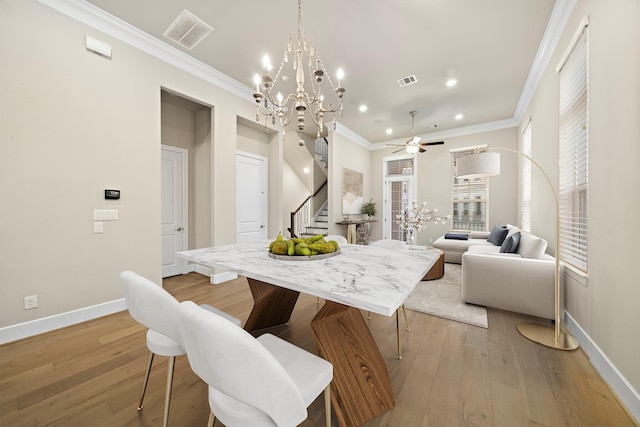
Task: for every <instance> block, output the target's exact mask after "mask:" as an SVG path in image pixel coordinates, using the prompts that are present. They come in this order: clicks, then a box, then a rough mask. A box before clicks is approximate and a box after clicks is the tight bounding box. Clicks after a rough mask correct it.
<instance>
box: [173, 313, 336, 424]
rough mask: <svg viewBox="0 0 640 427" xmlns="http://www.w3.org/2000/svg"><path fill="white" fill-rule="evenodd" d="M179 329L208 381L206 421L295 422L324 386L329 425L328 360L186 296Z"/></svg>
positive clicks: (197, 368)
mask: <svg viewBox="0 0 640 427" xmlns="http://www.w3.org/2000/svg"><path fill="white" fill-rule="evenodd" d="M180 315H181V318H180V322H178V323H179V328H180V332H181V334H182V340H183V343H184V346H185V350H186V351H187V357H188V358H189V363H190V365H191V368H192V369H193V371H194V372H195V373H196V375H198V376H199V377H200V378H201V379H202V380H203V381H204V382H206V383H207V384H208V385H209V406H210V408H211V414H210V416H209V423H208V426H209V427H211V426H213V423H214V422H215V419H216V418H217V419H219V420H220V421H222V422H223V423H224V425H225V426H227V427H246V426H252V427H262V426H265V427H267V426H268V427H293V426H297V425H298V424H300V423H301V422H302V421H304V420H305V419H306V418H307V407H308V406H309V405H310V404H311V403H312V402H313V401H314V400H315V399H316V398H317V397H318V396H319V395H320V394H321V393H322V391H323V390H324V402H325V417H326V425H327V427H329V426H330V425H331V400H330V384H331V380H332V379H333V366H332V365H331V363H329V362H327V361H326V360H324V359H321V358H320V357H318V356H315V355H313V354H311V353H309V352H307V351H305V350H302V349H301V348H298V347H296V346H294V345H293V344H290V343H288V342H286V341H284V340H282V339H280V338H277V337H275V336H273V335H271V334H264V335H261V336H260V337H258V338H254V337H253V336H252V335H251V334H249V333H248V332H246V331H245V330H244V329H242V328H239V327H238V326H236V325H233V324H231V323H229V322H226V321H225V320H224V319H222V318H221V317H220V316H218V315H216V314H214V313H211V312H208V311H206V310H203V309H201V308H200V307H198V306H197V305H195V304H194V303H192V302H190V301H187V302H183V303H181V304H180Z"/></svg>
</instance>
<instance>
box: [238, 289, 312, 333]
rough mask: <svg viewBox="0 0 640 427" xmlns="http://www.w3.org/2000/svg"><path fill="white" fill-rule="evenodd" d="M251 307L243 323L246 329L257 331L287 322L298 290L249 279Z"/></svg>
mask: <svg viewBox="0 0 640 427" xmlns="http://www.w3.org/2000/svg"><path fill="white" fill-rule="evenodd" d="M247 281H248V282H249V289H251V295H252V296H253V309H252V310H251V313H250V314H249V318H248V319H247V322H246V323H245V325H244V329H245V330H246V331H249V332H252V331H258V330H260V329H265V328H270V327H272V326H278V325H284V324H285V323H287V322H289V319H290V318H291V312H292V311H293V307H295V305H296V301H297V300H298V295H300V292H297V291H292V290H289V289H285V288H281V287H278V286H274V285H270V284H269V283H265V282H261V281H259V280H254V279H250V278H248V277H247Z"/></svg>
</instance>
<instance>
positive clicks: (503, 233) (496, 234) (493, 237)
mask: <svg viewBox="0 0 640 427" xmlns="http://www.w3.org/2000/svg"><path fill="white" fill-rule="evenodd" d="M508 232H509V230H507V226H506V225H496V226H494V227H493V230H491V234H489V237H488V238H487V241H488V242H490V243H493V244H494V245H496V246H500V245H502V242H504V239H505V238H506V237H507V233H508Z"/></svg>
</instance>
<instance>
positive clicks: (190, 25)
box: [164, 9, 213, 50]
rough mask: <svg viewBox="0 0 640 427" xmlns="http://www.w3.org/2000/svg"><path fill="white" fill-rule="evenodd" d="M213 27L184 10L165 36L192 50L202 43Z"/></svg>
mask: <svg viewBox="0 0 640 427" xmlns="http://www.w3.org/2000/svg"><path fill="white" fill-rule="evenodd" d="M211 30H213V27H212V26H211V25H209V24H207V23H206V22H204V21H203V20H201V19H200V18H198V17H197V16H195V15H194V14H193V13H191V12H189V11H188V10H187V9H185V10H183V11H182V13H180V15H178V17H177V18H176V20H175V21H173V23H172V24H171V25H169V28H167V30H166V31H165V32H164V36H165V37H167V38H169V39H171V40H173V41H174V42H176V43H178V44H179V45H180V46H183V47H186V48H187V49H189V50H191V49H193V47H194V46H195V45H197V44H198V43H200V42H201V41H202V39H204V38H205V37H206V36H207V34H209V33H210V32H211Z"/></svg>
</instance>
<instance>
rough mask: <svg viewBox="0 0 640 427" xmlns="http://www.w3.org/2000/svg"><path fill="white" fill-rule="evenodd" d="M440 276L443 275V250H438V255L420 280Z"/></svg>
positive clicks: (433, 278)
mask: <svg viewBox="0 0 640 427" xmlns="http://www.w3.org/2000/svg"><path fill="white" fill-rule="evenodd" d="M442 276H444V252H440V256H439V257H438V259H437V260H436V262H435V264H433V266H431V268H430V269H429V271H427V274H425V275H424V277H423V278H422V280H436V279H439V278H441V277H442Z"/></svg>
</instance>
